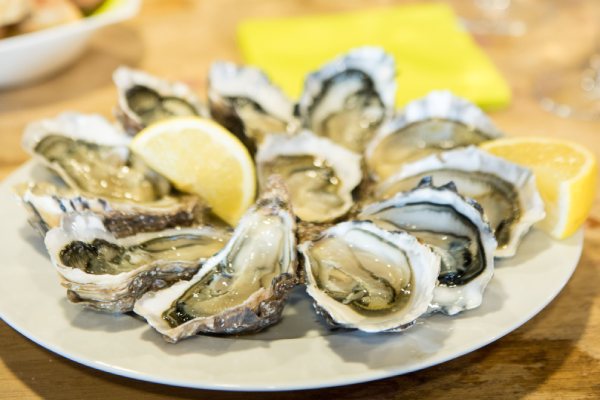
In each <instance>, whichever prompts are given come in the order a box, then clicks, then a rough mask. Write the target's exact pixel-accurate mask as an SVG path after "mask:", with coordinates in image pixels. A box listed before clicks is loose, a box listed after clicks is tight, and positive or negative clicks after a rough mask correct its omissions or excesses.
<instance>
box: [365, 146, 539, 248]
mask: <svg viewBox="0 0 600 400" xmlns="http://www.w3.org/2000/svg"><path fill="white" fill-rule="evenodd" d="M426 176H431V177H432V179H433V184H434V185H435V186H441V185H445V184H446V183H448V182H454V184H455V185H456V187H457V188H458V192H459V193H460V194H462V195H463V196H466V197H470V198H472V199H475V200H476V201H477V202H478V203H479V204H480V205H481V207H483V210H484V212H485V215H486V217H487V219H488V221H489V223H490V225H491V227H492V229H493V230H494V235H495V236H496V240H497V242H498V248H497V250H496V253H495V256H496V257H512V256H514V255H515V253H516V251H517V247H518V245H519V243H520V241H521V239H522V237H523V236H524V235H525V234H526V233H527V232H528V231H529V229H530V228H531V227H532V226H533V224H535V223H536V222H538V221H540V220H542V219H543V218H544V216H545V212H544V203H543V202H542V199H541V197H540V194H539V192H538V190H537V188H536V185H535V176H534V175H533V173H532V172H531V171H530V170H529V169H527V168H524V167H521V166H519V165H517V164H513V163H511V162H509V161H506V160H503V159H501V158H499V157H495V156H492V155H491V154H489V153H487V152H485V151H483V150H480V149H478V148H477V147H474V146H471V147H466V148H462V149H455V150H450V151H446V152H442V153H439V154H434V155H431V156H429V157H426V158H423V159H421V160H418V161H415V162H412V163H408V164H404V165H403V166H402V167H401V168H400V169H399V170H398V172H397V173H396V174H395V175H392V176H391V177H389V178H388V179H387V180H385V181H383V182H382V183H380V184H379V185H378V186H377V188H376V191H375V192H376V197H378V198H383V199H386V198H390V197H392V196H394V195H395V194H396V193H398V192H403V191H408V190H410V189H412V188H414V187H415V186H416V185H417V184H418V183H419V182H420V181H421V179H423V178H424V177H426Z"/></svg>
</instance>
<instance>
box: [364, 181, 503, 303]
mask: <svg viewBox="0 0 600 400" xmlns="http://www.w3.org/2000/svg"><path fill="white" fill-rule="evenodd" d="M360 218H362V219H370V220H374V221H375V222H376V223H380V224H382V225H383V227H385V228H391V229H393V230H397V229H400V230H403V231H406V232H408V233H410V234H411V235H414V236H416V237H417V238H418V239H419V240H420V241H421V242H422V243H425V244H427V245H429V246H430V247H431V248H432V249H433V251H434V252H435V253H437V254H439V256H440V259H441V269H440V274H439V276H438V282H439V285H438V287H436V289H435V291H434V296H433V303H432V304H433V307H434V309H438V310H440V311H442V312H444V313H446V314H449V315H453V314H456V313H458V312H461V311H463V310H470V309H472V308H476V307H479V305H480V304H481V301H482V298H483V292H484V290H485V288H486V286H487V284H488V282H489V281H490V279H491V278H492V276H493V274H494V251H495V250H496V239H495V238H494V234H493V232H492V229H491V228H490V225H489V224H488V222H487V220H486V219H485V217H484V215H483V210H482V209H481V206H480V205H479V204H477V203H476V202H475V201H474V200H471V199H466V198H464V197H462V196H460V195H459V194H458V193H457V191H456V186H454V183H448V184H446V185H444V186H441V187H434V186H433V185H432V181H431V178H430V177H426V178H423V180H422V181H421V183H420V184H419V186H418V187H417V188H415V189H413V190H411V191H409V192H403V193H398V194H396V195H395V196H394V197H392V198H391V199H389V200H385V201H383V202H380V203H374V204H371V205H369V206H367V207H365V209H364V210H363V211H362V213H361V214H360Z"/></svg>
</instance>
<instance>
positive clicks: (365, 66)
mask: <svg viewBox="0 0 600 400" xmlns="http://www.w3.org/2000/svg"><path fill="white" fill-rule="evenodd" d="M395 77H396V66H395V62H394V59H393V57H391V56H390V55H389V54H387V53H386V52H385V51H384V50H383V49H381V48H378V47H361V48H357V49H354V50H352V51H350V52H349V53H348V54H346V55H344V56H342V57H339V58H336V59H335V60H333V61H332V62H330V63H328V64H326V65H325V66H324V67H323V68H321V69H320V70H318V71H316V72H313V73H311V74H310V75H308V76H307V77H306V81H305V82H304V92H303V94H302V97H301V98H300V100H299V102H298V111H299V114H300V118H301V120H302V123H303V125H304V127H306V128H307V129H310V130H312V131H313V132H315V133H316V134H317V135H320V136H325V137H327V138H329V139H331V140H333V141H334V142H336V143H339V144H341V145H342V146H345V147H347V148H348V149H350V150H353V151H355V152H358V153H362V152H363V150H364V149H365V146H366V145H367V143H368V142H369V140H371V138H372V137H373V135H374V133H375V131H376V130H377V128H378V127H379V126H380V125H381V123H382V122H383V121H384V120H385V119H386V118H387V117H388V116H389V114H390V113H391V112H392V110H393V106H394V100H395V96H396V80H395Z"/></svg>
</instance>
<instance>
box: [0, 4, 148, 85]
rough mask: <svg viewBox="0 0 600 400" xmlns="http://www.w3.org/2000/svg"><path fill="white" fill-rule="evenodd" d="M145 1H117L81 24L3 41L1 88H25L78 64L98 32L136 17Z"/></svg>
mask: <svg viewBox="0 0 600 400" xmlns="http://www.w3.org/2000/svg"><path fill="white" fill-rule="evenodd" d="M140 2H141V0H116V1H114V3H115V4H114V5H113V6H111V7H110V8H109V9H108V10H106V11H105V12H103V13H101V14H98V15H95V16H91V17H87V18H83V19H81V20H79V21H76V22H72V23H69V24H64V25H60V26H56V27H53V28H48V29H43V30H40V31H37V32H32V33H26V34H23V35H17V36H14V37H10V38H6V39H0V88H3V87H10V86H16V85H21V84H24V83H27V82H31V81H33V80H35V79H38V78H41V77H43V76H46V75H48V74H51V73H52V72H54V71H57V70H58V69H60V68H62V67H65V66H66V65H68V64H69V63H71V62H73V61H75V60H76V59H77V57H79V55H81V53H83V50H84V49H85V47H86V45H87V43H88V41H89V39H90V37H91V35H92V33H94V32H95V31H97V30H98V29H100V28H102V27H104V26H107V25H112V24H115V23H117V22H120V21H123V20H126V19H129V18H132V17H133V16H135V15H136V14H137V13H138V10H139V8H140Z"/></svg>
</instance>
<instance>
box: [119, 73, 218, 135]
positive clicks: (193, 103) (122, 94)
mask: <svg viewBox="0 0 600 400" xmlns="http://www.w3.org/2000/svg"><path fill="white" fill-rule="evenodd" d="M113 81H114V82H115V85H116V86H117V90H118V93H119V103H118V107H117V109H116V110H115V115H116V117H117V119H118V120H119V121H120V122H121V124H122V125H123V127H124V128H125V130H126V131H127V133H129V134H131V135H135V134H136V133H137V132H139V131H140V130H142V129H143V128H144V127H146V126H148V125H150V124H151V123H154V122H157V121H160V120H161V119H165V118H171V117H183V116H195V115H197V116H207V115H208V113H207V112H206V110H205V108H204V106H203V105H202V104H201V103H200V101H199V100H198V98H197V97H196V95H195V94H194V92H192V90H191V89H190V88H189V87H188V86H187V85H186V84H184V83H182V82H169V81H166V80H164V79H160V78H157V77H155V76H152V75H150V74H148V73H146V72H143V71H139V70H134V69H130V68H127V67H119V68H117V69H116V70H115V72H114V74H113Z"/></svg>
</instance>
